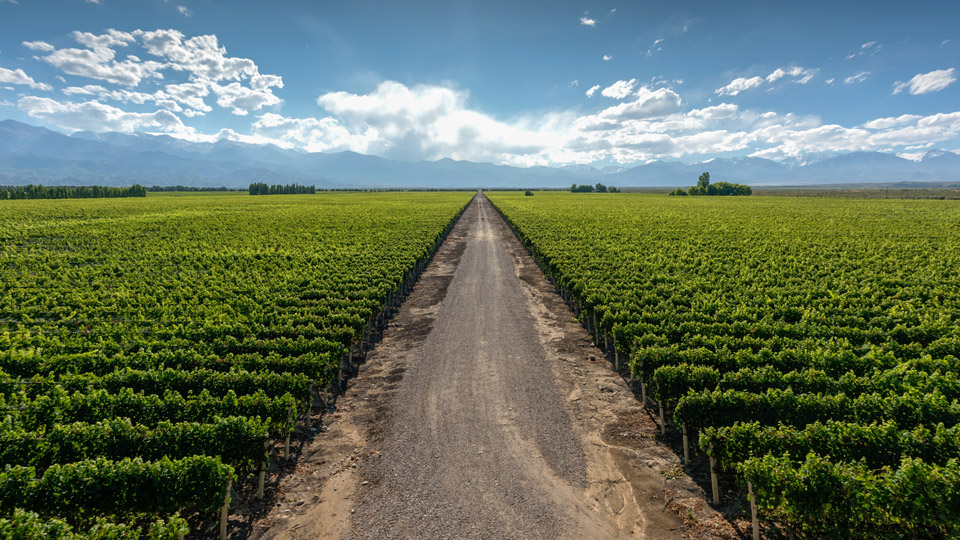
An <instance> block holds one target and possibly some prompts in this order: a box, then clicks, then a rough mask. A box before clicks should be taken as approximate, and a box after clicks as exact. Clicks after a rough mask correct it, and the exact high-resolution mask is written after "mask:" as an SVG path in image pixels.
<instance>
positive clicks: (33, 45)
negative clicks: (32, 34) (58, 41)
mask: <svg viewBox="0 0 960 540" xmlns="http://www.w3.org/2000/svg"><path fill="white" fill-rule="evenodd" d="M21 45H23V46H24V47H26V48H28V49H30V50H31V51H41V52H50V51H52V50H54V48H55V47H54V46H53V45H51V44H49V43H47V42H46V41H23V42H21Z"/></svg>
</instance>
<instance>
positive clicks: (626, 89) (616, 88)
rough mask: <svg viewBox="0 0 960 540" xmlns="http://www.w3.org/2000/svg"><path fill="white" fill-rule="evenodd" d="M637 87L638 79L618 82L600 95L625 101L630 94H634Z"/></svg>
mask: <svg viewBox="0 0 960 540" xmlns="http://www.w3.org/2000/svg"><path fill="white" fill-rule="evenodd" d="M636 85H637V80H636V79H630V80H629V81H617V82H615V83H613V84H611V85H610V86H608V87H606V88H604V89H603V90H601V91H600V95H601V96H606V97H608V98H613V99H623V98H625V97H627V96H629V95H630V92H633V88H634V87H635V86H636Z"/></svg>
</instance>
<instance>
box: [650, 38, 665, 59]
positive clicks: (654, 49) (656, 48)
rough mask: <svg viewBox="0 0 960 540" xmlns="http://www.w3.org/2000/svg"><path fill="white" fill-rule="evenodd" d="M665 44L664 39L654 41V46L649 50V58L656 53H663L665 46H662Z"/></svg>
mask: <svg viewBox="0 0 960 540" xmlns="http://www.w3.org/2000/svg"><path fill="white" fill-rule="evenodd" d="M661 43H663V38H657V39H656V40H654V42H653V44H652V45H650V48H648V49H647V56H653V53H654V52H658V51H662V50H663V46H662V45H660V44H661Z"/></svg>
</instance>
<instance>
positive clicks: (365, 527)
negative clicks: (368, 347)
mask: <svg viewBox="0 0 960 540" xmlns="http://www.w3.org/2000/svg"><path fill="white" fill-rule="evenodd" d="M462 219H463V220H468V221H467V224H468V225H469V233H468V236H467V237H466V238H465V241H466V248H465V250H464V251H463V255H462V257H461V259H460V263H459V265H458V266H457V268H456V271H455V273H454V275H453V279H452V282H451V283H450V286H449V289H448V290H447V294H446V297H445V299H444V300H443V302H442V304H440V308H439V312H438V313H437V318H436V322H434V324H433V328H432V330H431V331H430V333H429V335H428V336H427V338H426V340H425V341H424V343H423V345H422V347H421V349H420V350H419V351H418V353H417V354H416V360H415V362H413V363H412V365H411V366H410V367H409V369H408V370H407V371H406V373H405V374H404V376H403V379H402V380H401V381H400V384H399V385H398V387H397V390H396V392H395V393H394V394H393V396H392V398H391V405H392V406H391V408H390V409H391V411H390V415H391V416H390V419H389V421H388V422H387V423H386V426H385V429H384V434H383V441H382V458H381V459H378V460H377V461H376V463H375V465H374V466H373V467H372V470H371V471H369V472H368V473H366V474H365V477H366V476H370V477H372V478H375V479H377V480H378V482H377V484H378V485H377V486H376V487H375V488H373V489H371V490H370V491H369V492H367V494H366V496H365V497H364V500H363V503H362V504H361V505H359V508H358V509H357V512H356V515H355V516H354V520H353V523H354V530H356V531H360V532H361V533H362V535H363V536H364V537H369V538H413V537H418V538H563V537H569V536H573V537H580V536H581V533H582V532H583V527H584V525H583V524H582V523H581V521H582V520H581V519H579V516H577V515H571V513H572V511H574V512H575V511H576V508H577V505H576V502H575V500H576V498H577V493H578V492H581V491H583V488H584V487H585V485H586V465H585V463H584V453H583V449H582V448H581V446H580V441H579V439H578V437H577V436H576V435H575V433H574V431H573V430H572V429H571V422H570V417H569V416H568V414H567V412H566V409H565V408H564V404H563V400H562V398H561V396H560V394H559V393H558V392H557V390H556V386H555V384H554V377H553V373H552V372H551V368H550V366H549V364H548V363H547V362H546V359H545V355H544V351H543V348H542V347H541V345H540V341H539V339H538V335H537V331H536V329H535V326H534V320H533V317H532V315H531V314H530V313H529V311H528V310H527V307H526V304H525V303H524V301H523V298H524V297H523V293H522V291H521V290H520V280H519V279H518V278H517V275H516V272H515V269H514V260H513V257H512V256H511V254H510V253H508V252H507V251H506V249H505V248H504V246H503V242H502V238H501V236H502V235H503V234H504V233H507V234H509V230H508V229H506V228H505V226H504V225H503V222H502V219H501V218H500V217H499V215H497V213H496V211H495V210H494V209H493V208H492V207H491V205H490V203H489V202H488V201H487V200H486V198H484V197H478V198H477V200H476V201H475V203H474V205H473V207H472V208H471V209H470V210H469V211H468V212H467V213H465V215H464V216H463V218H462ZM496 225H499V226H496Z"/></svg>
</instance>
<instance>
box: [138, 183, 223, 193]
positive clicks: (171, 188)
mask: <svg viewBox="0 0 960 540" xmlns="http://www.w3.org/2000/svg"><path fill="white" fill-rule="evenodd" d="M147 191H161V192H164V191H190V192H193V191H197V192H199V191H242V189H232V188H228V187H227V186H220V187H196V186H181V185H180V184H177V185H175V186H150V187H148V188H147Z"/></svg>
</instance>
